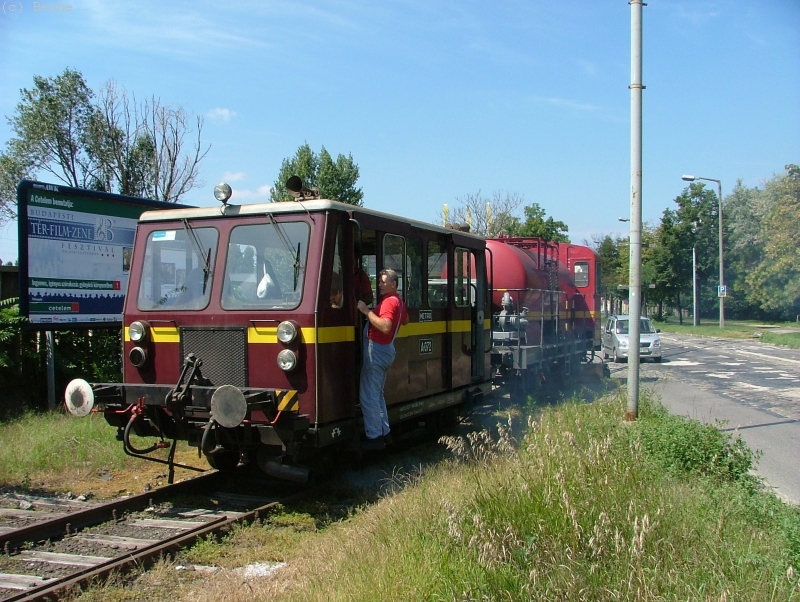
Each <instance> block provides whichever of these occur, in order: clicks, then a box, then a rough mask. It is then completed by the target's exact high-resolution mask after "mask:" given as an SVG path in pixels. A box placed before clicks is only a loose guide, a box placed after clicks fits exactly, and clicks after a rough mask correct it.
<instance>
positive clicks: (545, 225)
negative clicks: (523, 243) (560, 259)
mask: <svg viewBox="0 0 800 602" xmlns="http://www.w3.org/2000/svg"><path fill="white" fill-rule="evenodd" d="M522 211H523V213H524V217H525V221H520V220H517V221H516V222H514V223H513V224H511V226H510V227H509V232H508V233H509V235H511V236H525V237H530V238H541V239H543V240H547V241H552V242H569V236H567V231H568V230H569V226H567V224H565V223H564V222H562V221H556V220H554V219H553V218H552V217H548V218H545V215H546V213H545V210H544V209H543V208H542V207H541V206H540V205H539V203H533V204H532V205H528V206H526V207H524V208H523V210H522Z"/></svg>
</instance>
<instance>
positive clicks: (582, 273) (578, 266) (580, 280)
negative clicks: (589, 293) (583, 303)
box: [572, 261, 589, 288]
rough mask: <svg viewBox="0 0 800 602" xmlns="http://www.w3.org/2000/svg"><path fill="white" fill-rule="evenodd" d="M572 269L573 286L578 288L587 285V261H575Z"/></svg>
mask: <svg viewBox="0 0 800 602" xmlns="http://www.w3.org/2000/svg"><path fill="white" fill-rule="evenodd" d="M572 269H573V273H574V276H575V286H577V287H578V288H583V287H586V286H589V262H587V261H576V262H575V265H574V266H573V268H572Z"/></svg>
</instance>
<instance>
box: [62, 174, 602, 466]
mask: <svg viewBox="0 0 800 602" xmlns="http://www.w3.org/2000/svg"><path fill="white" fill-rule="evenodd" d="M287 188H288V189H289V190H290V191H292V193H293V194H294V195H295V196H296V198H297V200H296V201H295V202H285V203H266V204H253V205H233V204H230V203H228V200H229V198H230V188H229V187H227V185H220V186H218V187H217V189H216V190H215V196H217V198H218V200H220V201H221V202H222V205H221V206H219V207H210V208H191V209H189V208H184V209H168V210H160V211H149V212H146V213H144V214H143V215H142V216H141V218H140V220H139V224H138V228H137V233H136V239H135V244H134V252H133V258H132V264H131V270H130V280H129V285H128V292H127V295H126V300H125V307H124V315H123V320H124V322H123V324H124V336H123V358H122V359H123V382H122V383H93V384H89V383H87V382H86V381H84V380H82V379H76V380H74V381H72V382H71V383H70V385H69V386H68V387H67V390H66V392H65V401H66V405H67V408H68V409H69V410H70V411H71V412H72V413H74V414H76V415H86V414H88V412H89V411H92V410H94V411H102V412H103V414H104V416H105V418H106V420H107V421H108V423H109V424H110V425H112V426H114V427H116V428H117V429H118V437H119V438H120V439H121V440H122V442H123V446H124V448H125V451H126V452H127V453H128V454H131V455H134V456H138V457H142V458H145V459H151V460H154V461H160V462H166V463H168V464H169V465H170V480H172V477H173V474H174V462H173V457H174V450H175V442H176V441H178V440H182V441H188V442H189V444H190V445H192V446H196V447H198V449H199V451H200V452H202V453H203V454H204V455H205V457H206V458H207V459H208V462H209V464H210V465H211V466H212V467H213V468H217V469H219V470H228V469H232V468H234V467H236V466H237V465H238V464H239V462H240V461H241V460H243V459H246V460H248V461H251V462H257V463H258V465H259V466H260V467H261V469H262V470H264V471H265V472H267V473H268V474H271V475H273V476H277V477H280V478H286V479H290V480H297V481H303V480H305V479H306V478H307V476H308V466H309V465H310V464H311V463H312V461H313V459H314V458H315V457H318V456H320V455H322V456H323V457H328V458H330V457H335V452H336V451H339V450H346V449H358V446H359V441H360V439H361V438H362V437H363V421H362V419H361V413H360V407H359V404H358V383H359V374H360V364H361V345H362V342H361V340H362V338H361V331H362V329H363V327H364V318H363V316H362V315H361V314H360V312H358V310H357V308H356V302H357V300H358V298H359V296H360V295H361V293H362V291H361V289H362V288H363V286H364V282H365V281H366V280H367V279H369V283H370V286H371V288H372V290H371V293H372V296H375V297H376V296H377V290H376V289H375V277H376V274H378V273H379V272H380V271H381V270H382V269H385V268H391V269H393V270H395V271H396V272H397V273H398V275H399V283H398V293H399V294H400V296H401V297H402V298H403V300H404V302H405V304H406V306H407V309H408V313H409V319H410V322H409V324H407V325H405V326H402V327H401V328H400V331H399V333H398V335H397V338H396V341H395V347H396V350H397V356H396V359H395V361H394V364H393V365H392V367H391V369H390V371H389V374H388V377H387V382H386V385H385V397H386V401H387V407H388V410H389V422H390V424H391V426H392V432H393V433H394V434H395V435H396V437H399V438H402V437H403V435H404V434H407V433H412V432H415V431H417V430H419V428H420V427H422V426H423V425H428V426H429V425H430V424H435V423H437V422H439V421H445V422H451V421H452V420H453V419H454V418H455V417H456V415H457V412H459V411H461V410H464V409H467V408H469V407H470V406H471V405H472V404H473V403H474V402H475V401H476V400H478V399H480V398H481V397H483V396H484V395H486V394H487V393H489V392H490V391H491V388H492V383H493V381H494V382H496V383H504V382H510V383H513V384H514V385H515V390H516V391H517V392H522V393H523V394H524V393H525V391H526V390H527V389H528V388H530V387H532V386H535V385H536V383H537V382H539V381H540V380H541V379H543V378H547V377H548V375H552V374H558V373H564V374H569V373H570V372H571V371H572V370H576V369H578V368H579V366H580V363H581V361H586V359H587V358H588V357H590V355H591V354H593V353H594V349H595V346H596V345H599V314H597V315H595V312H596V311H597V308H598V307H599V303H598V301H597V299H596V290H597V284H598V283H597V273H598V267H597V258H596V255H595V254H594V253H593V251H591V249H588V248H586V247H580V246H577V245H565V246H562V245H561V244H555V243H543V242H542V241H539V240H538V239H503V238H500V239H491V240H488V241H487V240H486V239H484V238H483V237H480V236H477V235H475V234H471V233H469V232H465V231H461V230H459V229H452V228H444V227H439V226H435V225H432V224H427V223H423V222H417V221H413V220H408V219H405V218H401V217H397V216H392V215H388V214H385V213H381V212H378V211H374V210H370V209H366V208H363V207H357V206H353V205H347V204H343V203H339V202H336V201H330V200H323V199H319V198H318V195H317V194H315V193H314V192H313V191H309V190H307V189H305V188H303V186H302V183H301V182H300V180H299V178H297V177H293V178H291V179H290V180H289V182H288V183H287ZM537 245H538V246H537ZM512 259H513V261H512ZM515 262H516V263H515ZM492 279H494V280H492ZM590 289H591V290H590ZM595 334H596V335H597V336H596V340H595ZM132 434H136V435H137V436H139V437H158V438H160V441H158V442H156V443H155V444H153V445H151V446H149V447H147V448H144V449H140V448H137V447H136V444H135V443H134V442H133V440H132V439H131V435H132ZM168 441H171V443H169V442H168ZM162 447H171V453H170V455H169V460H167V461H164V460H159V459H157V458H153V457H152V456H150V455H148V454H150V452H152V451H154V450H155V449H159V448H162Z"/></svg>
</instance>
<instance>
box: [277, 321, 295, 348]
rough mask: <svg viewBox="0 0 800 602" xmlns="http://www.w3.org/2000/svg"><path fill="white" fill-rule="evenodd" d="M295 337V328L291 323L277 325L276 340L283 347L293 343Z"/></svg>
mask: <svg viewBox="0 0 800 602" xmlns="http://www.w3.org/2000/svg"><path fill="white" fill-rule="evenodd" d="M296 336H297V327H296V326H295V325H294V324H293V323H292V322H281V323H280V324H278V340H279V341H280V342H281V343H283V344H284V345H286V344H288V343H291V342H292V341H294V339H295V337H296Z"/></svg>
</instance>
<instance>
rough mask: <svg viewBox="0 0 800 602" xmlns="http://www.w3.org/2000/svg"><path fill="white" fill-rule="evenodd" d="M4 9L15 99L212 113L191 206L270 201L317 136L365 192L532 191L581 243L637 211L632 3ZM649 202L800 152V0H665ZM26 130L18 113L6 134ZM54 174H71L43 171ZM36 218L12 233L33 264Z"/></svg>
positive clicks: (5, 58) (4, 94) (452, 199)
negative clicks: (287, 168)
mask: <svg viewBox="0 0 800 602" xmlns="http://www.w3.org/2000/svg"><path fill="white" fill-rule="evenodd" d="M34 4H35V3H34V2H31V1H29V0H16V1H15V2H14V1H9V0H6V4H5V5H4V8H5V10H6V11H9V10H10V7H11V6H12V5H13V6H15V7H16V9H17V10H16V12H13V13H12V12H4V13H2V14H0V82H2V85H0V113H1V114H2V115H4V116H9V115H11V114H13V112H14V107H15V106H16V104H17V102H18V101H19V90H20V89H21V88H30V87H31V86H32V82H33V76H34V75H42V76H55V75H58V74H60V73H61V72H62V71H63V70H64V68H66V67H72V68H75V69H78V70H79V71H81V72H82V73H83V75H84V77H85V78H86V80H87V82H88V83H89V85H90V86H91V87H92V88H93V89H98V88H99V87H100V86H101V85H102V84H103V83H104V82H106V81H107V80H109V79H114V80H116V81H117V83H118V84H120V85H122V86H124V87H125V88H127V89H128V91H130V92H133V93H135V94H136V96H137V97H140V98H145V97H149V96H151V95H155V96H158V97H160V98H161V100H162V101H163V102H164V103H167V104H172V105H181V106H183V107H184V108H185V109H187V110H188V111H190V112H192V113H193V114H197V115H203V116H204V117H205V126H204V129H203V141H204V142H205V143H207V144H210V145H211V150H210V152H209V154H208V156H207V157H206V159H205V160H204V161H203V162H202V164H201V177H202V179H203V180H204V181H205V186H203V187H202V188H199V189H195V190H193V191H192V192H191V193H190V194H189V195H187V196H186V197H185V199H184V200H185V202H187V203H189V204H196V205H212V204H216V201H214V200H213V195H212V189H213V187H214V185H215V184H216V183H217V182H219V181H221V180H226V181H228V182H229V183H230V184H231V185H232V186H233V187H234V199H233V201H234V202H255V201H259V200H265V199H266V194H267V191H268V187H269V186H270V185H272V184H273V182H274V181H275V178H276V177H277V173H278V169H279V167H280V164H281V161H282V160H283V159H284V158H286V157H288V156H291V155H293V154H294V152H295V151H296V150H297V148H298V146H300V145H301V144H303V143H304V142H308V144H309V145H310V146H311V147H312V148H313V149H314V150H316V151H319V149H320V148H321V147H322V146H323V145H324V146H325V147H326V148H327V149H328V151H330V152H331V154H333V155H334V156H336V155H337V154H339V153H343V154H345V155H346V154H348V153H350V154H352V156H353V159H354V160H355V161H356V163H358V165H359V168H360V171H361V177H360V179H359V185H360V186H361V187H362V188H363V190H364V204H365V205H366V206H368V207H370V208H374V209H377V210H381V211H386V212H390V213H396V214H399V215H402V216H405V217H410V218H414V219H418V220H422V221H435V220H436V214H437V212H440V211H441V207H442V205H443V204H444V203H448V204H450V205H451V206H454V205H457V200H456V199H457V198H458V197H463V196H464V195H466V194H470V193H476V192H477V191H478V190H481V191H482V192H483V193H484V194H485V195H487V196H491V195H492V194H493V193H494V192H495V191H500V192H517V193H520V194H522V195H524V197H525V200H526V201H527V202H528V203H533V202H536V203H539V204H540V205H541V206H542V207H544V209H545V210H546V212H547V214H548V215H552V216H553V217H554V218H555V219H558V220H562V221H564V222H566V223H567V224H568V226H569V235H570V236H571V238H572V240H573V241H574V242H582V241H583V240H584V239H589V238H591V236H592V235H594V234H599V233H622V231H623V229H624V228H625V225H624V224H620V223H619V222H618V221H617V217H619V216H627V215H628V214H629V207H630V91H629V90H628V85H629V83H630V72H631V71H630V45H631V43H630V12H631V10H630V6H629V5H628V3H627V0H613V1H612V0H596V1H591V2H589V1H578V2H553V1H552V0H528V1H525V2H521V1H520V2H517V1H509V2H504V3H489V2H478V1H469V0H467V1H460V2H455V1H452V2H451V1H441V2H437V1H435V0H428V1H425V2H422V1H416V0H399V1H390V0H388V1H384V2H373V1H366V0H341V1H336V0H333V1H327V2H326V1H322V0H320V1H300V2H288V1H284V2H272V1H263V2H262V1H243V2H236V3H233V2H206V1H203V0H198V1H193V2H184V1H172V2H153V1H147V0H145V1H141V2H136V3H134V2H116V1H114V0H104V1H102V0H67V2H62V4H61V6H62V8H63V7H64V6H65V5H66V4H70V5H71V10H70V11H68V12H67V11H64V10H62V11H60V12H59V11H57V10H56V11H55V12H42V10H41V7H42V6H43V5H49V6H51V7H55V8H56V9H57V8H58V4H57V3H56V4H48V3H47V2H42V3H39V4H38V5H37V6H38V7H39V9H40V10H38V11H37V10H35V8H36V6H35V5H34ZM643 13H644V17H643V19H644V34H643V39H644V54H643V55H644V66H643V83H644V84H645V86H646V89H645V91H644V101H643V102H644V125H643V132H644V141H643V149H644V151H643V195H642V198H643V216H644V219H645V220H647V221H651V222H657V221H658V220H659V218H660V216H661V213H662V212H663V210H664V209H665V208H667V207H671V206H673V199H674V198H675V197H676V196H677V195H678V194H680V192H681V191H682V190H683V188H684V186H685V183H684V182H682V181H681V175H682V174H685V173H693V174H695V175H698V176H705V177H710V178H716V179H721V180H722V185H723V194H728V193H729V192H730V191H731V188H732V187H733V186H734V184H735V183H736V181H737V180H738V179H741V180H742V181H743V182H744V184H745V185H748V186H757V185H760V183H762V182H763V181H764V180H766V179H768V178H770V177H771V176H772V175H773V174H775V173H781V172H782V171H783V167H784V165H785V164H787V163H800V2H798V1H797V0H758V1H757V2H753V1H752V0H710V1H692V2H689V1H684V0H670V1H667V0H664V1H662V0H650V1H649V2H648V4H647V6H646V7H645V8H644V9H643ZM10 137H11V131H10V129H9V127H8V125H7V123H6V122H5V120H2V122H0V145H2V146H4V145H5V143H6V141H7V140H8V139H9V138H10ZM42 179H45V180H47V181H51V180H52V178H49V179H48V178H46V177H44V176H43V177H42ZM16 248H17V240H16V226H15V225H12V226H10V227H6V228H4V229H2V230H0V257H1V258H2V259H4V260H8V259H14V258H16V256H17V253H16Z"/></svg>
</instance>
